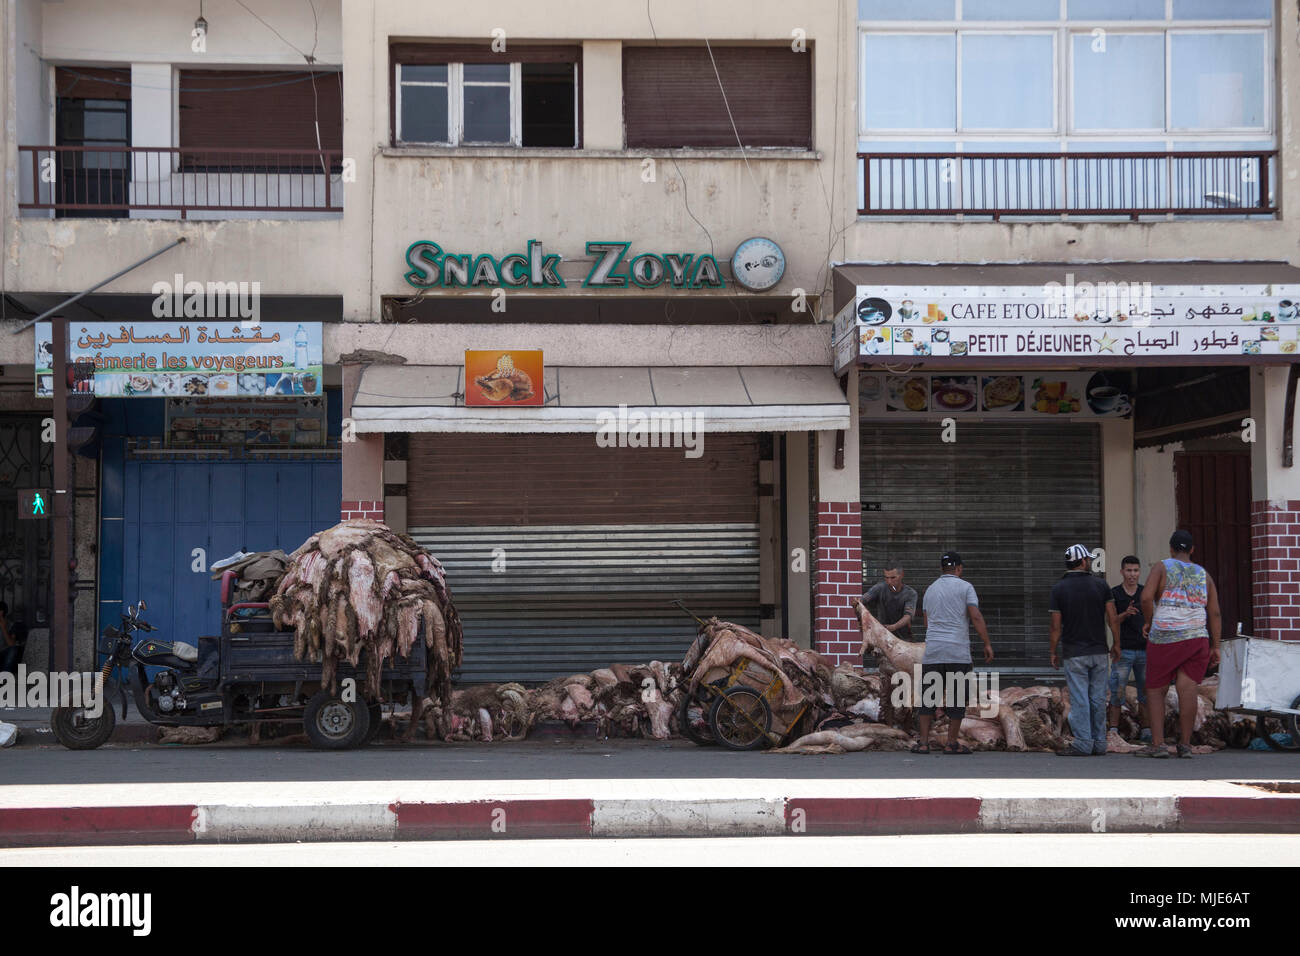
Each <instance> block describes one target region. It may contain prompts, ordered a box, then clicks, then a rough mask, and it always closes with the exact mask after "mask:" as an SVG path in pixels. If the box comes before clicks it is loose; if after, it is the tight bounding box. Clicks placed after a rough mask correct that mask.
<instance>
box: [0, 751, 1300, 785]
mask: <svg viewBox="0 0 1300 956" xmlns="http://www.w3.org/2000/svg"><path fill="white" fill-rule="evenodd" d="M573 778H583V779H618V780H629V779H647V780H673V779H684V780H706V779H712V778H746V779H756V780H763V779H784V780H799V779H803V780H859V779H880V780H896V779H915V778H931V779H963V778H967V779H970V778H974V779H1002V780H1007V779H1017V778H1022V779H1033V780H1042V779H1044V778H1052V779H1058V780H1061V779H1079V780H1251V781H1262V780H1268V781H1277V780H1288V781H1297V780H1300V753H1274V752H1262V751H1251V750H1224V751H1219V752H1218V753H1215V754H1209V755H1205V756H1198V757H1193V758H1191V759H1184V760H1179V759H1174V758H1171V759H1169V760H1149V759H1142V758H1139V757H1133V756H1131V755H1127V754H1111V755H1108V756H1105V757H1093V758H1080V759H1074V760H1070V759H1064V758H1060V757H1056V756H1054V755H1052V754H1036V753H1033V754H1012V753H996V752H993V753H977V754H972V755H970V756H965V757H961V758H960V759H958V758H957V757H951V756H943V755H939V754H934V755H930V756H924V757H923V756H915V755H912V754H907V753H860V754H836V755H796V754H764V753H734V752H730V751H726V750H721V749H718V748H714V747H709V748H702V747H696V746H694V745H693V744H691V743H689V742H686V741H670V742H661V741H651V740H611V741H596V740H576V741H569V740H566V741H553V740H536V741H527V742H524V743H495V744H484V743H455V744H432V745H405V746H404V745H400V744H374V745H372V746H370V747H368V748H365V749H364V750H353V751H343V752H339V753H335V752H328V751H318V750H312V749H309V748H307V747H293V746H281V747H273V746H260V747H257V748H251V747H247V746H212V747H192V746H182V745H170V746H158V745H153V744H150V745H142V746H138V747H135V746H107V747H101V748H100V749H99V750H93V751H70V750H65V749H63V748H62V747H59V746H51V747H15V748H10V749H8V750H3V751H0V785H22V784H61V783H66V784H98V783H149V782H178V781H185V782H190V781H194V782H234V781H315V780H327V781H328V780H338V781H357V780H494V779H510V780H565V779H573Z"/></svg>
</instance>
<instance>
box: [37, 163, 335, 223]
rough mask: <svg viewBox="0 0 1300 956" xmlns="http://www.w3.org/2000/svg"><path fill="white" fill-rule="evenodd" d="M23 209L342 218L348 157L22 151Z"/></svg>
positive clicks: (95, 213) (67, 212)
mask: <svg viewBox="0 0 1300 956" xmlns="http://www.w3.org/2000/svg"><path fill="white" fill-rule="evenodd" d="M18 151H19V175H20V177H21V186H20V190H19V202H18V207H19V208H20V209H52V210H55V211H56V214H59V215H68V216H126V215H129V214H130V213H131V212H132V211H137V210H139V211H146V210H148V211H159V212H161V211H173V212H179V213H180V214H181V217H182V218H185V217H186V216H187V214H188V213H190V212H233V211H238V212H266V213H276V212H278V213H285V212H294V213H302V212H323V213H328V212H342V210H343V190H342V187H341V172H342V159H343V156H342V153H341V152H338V151H330V150H314V149H279V150H257V149H219V148H211V147H203V148H200V149H182V148H180V147H165V146H19V147H18Z"/></svg>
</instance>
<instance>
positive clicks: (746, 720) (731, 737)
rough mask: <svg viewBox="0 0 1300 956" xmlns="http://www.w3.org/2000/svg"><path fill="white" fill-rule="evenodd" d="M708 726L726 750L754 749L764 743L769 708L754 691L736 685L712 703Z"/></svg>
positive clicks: (768, 727)
mask: <svg viewBox="0 0 1300 956" xmlns="http://www.w3.org/2000/svg"><path fill="white" fill-rule="evenodd" d="M709 725H710V726H711V727H712V728H713V736H714V737H715V738H716V739H717V741H718V743H720V744H722V746H724V747H726V748H728V749H729V750H757V749H758V748H759V747H762V746H763V745H764V744H766V743H767V742H768V739H767V732H768V731H769V730H770V729H771V728H772V709H771V708H770V707H768V706H767V701H766V700H764V699H763V695H762V694H760V693H759V692H758V691H756V690H754V689H753V688H752V687H746V686H745V685H744V684H737V685H736V686H735V687H732V688H731V689H729V690H726V691H723V692H722V696H721V697H719V698H718V699H717V700H715V701H714V702H713V709H712V710H710V711H709Z"/></svg>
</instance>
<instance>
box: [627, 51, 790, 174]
mask: <svg viewBox="0 0 1300 956" xmlns="http://www.w3.org/2000/svg"><path fill="white" fill-rule="evenodd" d="M715 63H716V66H717V69H716V72H715V69H714V65H715ZM719 79H720V80H721V84H719ZM724 92H725V95H724ZM728 107H730V114H728ZM733 120H734V122H735V128H734V129H733V128H732V122H733ZM623 123H624V126H625V128H626V130H627V146H628V148H629V149H638V148H646V147H651V148H653V147H659V148H672V147H679V146H693V147H698V148H724V149H725V148H727V147H733V148H734V147H736V146H737V145H738V143H737V134H739V139H740V144H743V145H744V146H747V147H750V146H752V147H763V146H783V147H788V148H800V149H811V148H812V52H811V50H810V51H809V52H806V53H796V52H794V51H793V50H791V49H790V47H789V46H788V45H782V46H744V47H739V46H725V47H724V46H714V47H713V50H712V56H710V51H709V48H708V47H703V46H626V45H625V46H624V47H623Z"/></svg>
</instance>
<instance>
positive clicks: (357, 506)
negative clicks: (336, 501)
mask: <svg viewBox="0 0 1300 956" xmlns="http://www.w3.org/2000/svg"><path fill="white" fill-rule="evenodd" d="M339 517H340V518H341V519H342V520H343V521H346V520H347V519H348V518H373V519H374V520H376V521H383V520H384V503H383V502H382V501H345V502H343V503H342V505H341V507H340V514H339Z"/></svg>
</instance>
